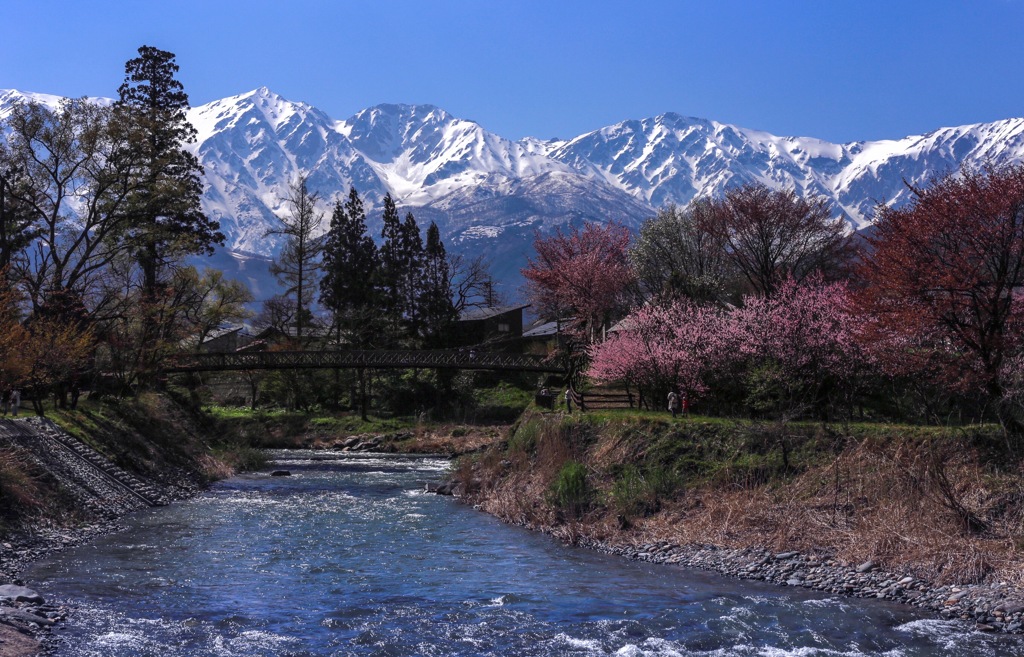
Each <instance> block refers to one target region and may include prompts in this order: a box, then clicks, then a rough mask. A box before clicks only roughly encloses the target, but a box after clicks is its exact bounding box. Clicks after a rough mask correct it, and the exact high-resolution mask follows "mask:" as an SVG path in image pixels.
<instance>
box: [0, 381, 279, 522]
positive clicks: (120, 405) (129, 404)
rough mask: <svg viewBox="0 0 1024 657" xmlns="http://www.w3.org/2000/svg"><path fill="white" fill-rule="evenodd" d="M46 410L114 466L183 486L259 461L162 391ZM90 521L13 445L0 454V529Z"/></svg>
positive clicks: (254, 453)
mask: <svg viewBox="0 0 1024 657" xmlns="http://www.w3.org/2000/svg"><path fill="white" fill-rule="evenodd" d="M47 417H48V418H50V419H52V420H54V421H55V422H56V423H57V424H58V425H60V426H61V427H62V428H63V429H64V430H65V431H67V432H69V433H71V434H72V435H74V436H76V437H77V438H79V439H80V440H82V441H84V442H86V443H87V444H89V445H90V446H92V447H93V448H94V449H96V450H97V451H99V452H100V453H102V454H104V455H105V456H107V457H108V458H109V459H111V460H112V461H114V462H115V463H117V464H118V465H120V466H121V467H123V468H125V469H127V470H129V471H131V472H135V473H137V474H141V475H142V476H144V477H146V478H148V479H151V480H154V481H156V482H159V483H161V484H164V485H165V486H168V487H171V488H172V489H177V490H179V491H181V492H182V493H185V492H187V491H189V490H195V489H197V488H198V487H200V486H202V485H203V484H205V483H207V482H209V481H212V480H214V479H219V478H222V477H225V476H229V475H231V474H233V473H234V472H236V471H238V470H242V469H247V468H252V467H259V466H260V465H262V463H263V462H264V459H263V457H262V455H261V454H260V453H259V452H257V451H256V450H253V449H251V448H249V447H248V446H247V445H246V444H245V443H244V441H243V440H241V439H239V438H237V437H235V436H234V435H233V434H231V433H230V432H225V431H223V428H222V427H221V426H220V425H219V423H217V422H215V421H214V420H213V419H212V418H209V417H207V416H204V415H203V414H200V413H195V412H193V411H190V410H189V409H188V408H187V407H186V406H185V405H183V404H181V403H178V402H177V401H175V400H174V399H173V398H172V397H170V396H167V395H158V394H143V395H141V396H139V397H138V398H135V399H120V400H119V399H104V400H102V401H93V400H83V402H82V403H81V404H80V405H79V407H78V409H77V410H74V411H71V410H54V409H50V410H48V411H47ZM91 520H95V518H93V517H92V515H91V514H90V513H89V511H87V510H85V509H81V508H77V507H76V505H75V504H74V503H73V502H72V501H71V500H70V498H69V497H68V496H67V495H66V494H65V493H64V492H63V491H62V490H61V488H60V486H59V485H58V484H57V483H56V482H55V481H54V480H53V479H52V478H51V477H50V476H49V475H48V474H47V473H46V472H44V471H41V470H40V469H39V468H38V467H37V466H35V465H34V464H33V463H32V462H31V460H30V459H28V458H27V456H26V455H25V454H23V453H22V452H21V451H20V450H19V449H17V448H15V447H10V448H6V449H5V450H4V451H3V453H2V454H0V534H3V533H5V532H10V531H17V530H19V529H31V528H34V527H39V526H52V525H56V526H74V525H77V524H79V523H82V522H89V521H91Z"/></svg>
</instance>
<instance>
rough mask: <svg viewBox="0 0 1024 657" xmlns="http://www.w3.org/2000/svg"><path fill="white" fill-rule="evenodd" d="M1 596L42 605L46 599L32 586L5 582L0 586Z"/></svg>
mask: <svg viewBox="0 0 1024 657" xmlns="http://www.w3.org/2000/svg"><path fill="white" fill-rule="evenodd" d="M0 598H8V599H9V600H14V601H15V602H28V603H31V604H34V605H41V604H43V602H45V600H43V596H41V595H39V594H38V593H36V592H35V591H33V590H32V589H30V588H26V587H24V586H18V585H16V584H4V585H3V586H0Z"/></svg>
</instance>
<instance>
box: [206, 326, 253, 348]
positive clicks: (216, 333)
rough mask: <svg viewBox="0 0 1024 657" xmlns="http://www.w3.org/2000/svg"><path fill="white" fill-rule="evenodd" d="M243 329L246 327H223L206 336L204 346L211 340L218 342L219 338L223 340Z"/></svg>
mask: <svg viewBox="0 0 1024 657" xmlns="http://www.w3.org/2000/svg"><path fill="white" fill-rule="evenodd" d="M243 328H245V327H244V326H227V327H221V328H219V329H214V330H213V331H210V332H209V333H208V334H207V335H206V339H205V340H203V344H205V343H207V342H209V341H210V340H216V339H217V338H222V337H224V336H225V335H230V334H231V333H237V332H238V331H241V330H242V329H243Z"/></svg>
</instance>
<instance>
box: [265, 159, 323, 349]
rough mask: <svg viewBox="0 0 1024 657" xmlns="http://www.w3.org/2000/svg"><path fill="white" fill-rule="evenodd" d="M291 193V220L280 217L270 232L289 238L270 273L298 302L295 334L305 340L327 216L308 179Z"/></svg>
mask: <svg viewBox="0 0 1024 657" xmlns="http://www.w3.org/2000/svg"><path fill="white" fill-rule="evenodd" d="M288 191H289V195H288V198H287V202H288V205H289V206H290V207H291V213H290V215H289V216H288V217H287V218H279V219H280V221H281V224H280V226H279V227H277V228H275V229H272V230H269V231H267V233H266V235H283V236H284V237H285V238H286V240H285V244H284V247H283V248H282V249H281V252H280V254H279V255H278V257H277V259H276V260H274V263H273V264H272V265H271V266H270V273H272V274H273V275H274V276H276V277H277V279H278V280H279V281H280V282H281V283H283V284H284V285H285V287H286V292H285V294H286V296H289V297H293V298H294V300H295V335H296V337H298V338H300V339H301V338H302V329H303V327H305V326H307V325H309V323H310V320H311V319H312V314H311V312H310V310H309V307H310V306H311V305H312V304H313V295H314V293H315V290H316V277H317V273H318V271H319V268H320V262H319V258H320V254H321V252H322V251H323V238H322V237H320V236H319V235H318V233H319V232H320V223H321V222H322V221H323V217H324V215H323V213H322V212H319V211H317V209H316V205H317V201H319V200H320V195H319V194H317V193H316V192H310V191H309V188H308V187H307V186H306V176H304V175H300V176H299V177H298V179H296V181H295V182H294V183H292V185H291V186H290V187H289V190H288Z"/></svg>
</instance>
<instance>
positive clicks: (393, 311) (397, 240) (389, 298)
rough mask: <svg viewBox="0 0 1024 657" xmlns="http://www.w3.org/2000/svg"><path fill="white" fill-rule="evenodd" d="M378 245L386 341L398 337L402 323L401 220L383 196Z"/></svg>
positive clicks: (389, 195) (390, 203)
mask: <svg viewBox="0 0 1024 657" xmlns="http://www.w3.org/2000/svg"><path fill="white" fill-rule="evenodd" d="M382 221H383V227H382V228H381V238H383V241H382V242H381V245H380V292H381V310H382V311H383V315H384V318H385V321H386V322H387V330H386V333H387V336H388V340H389V341H395V340H397V339H398V337H399V333H400V327H401V323H402V269H403V260H404V258H403V256H402V220H401V217H399V215H398V208H397V207H395V201H394V199H392V198H391V194H387V195H385V196H384V214H383V216H382Z"/></svg>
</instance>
